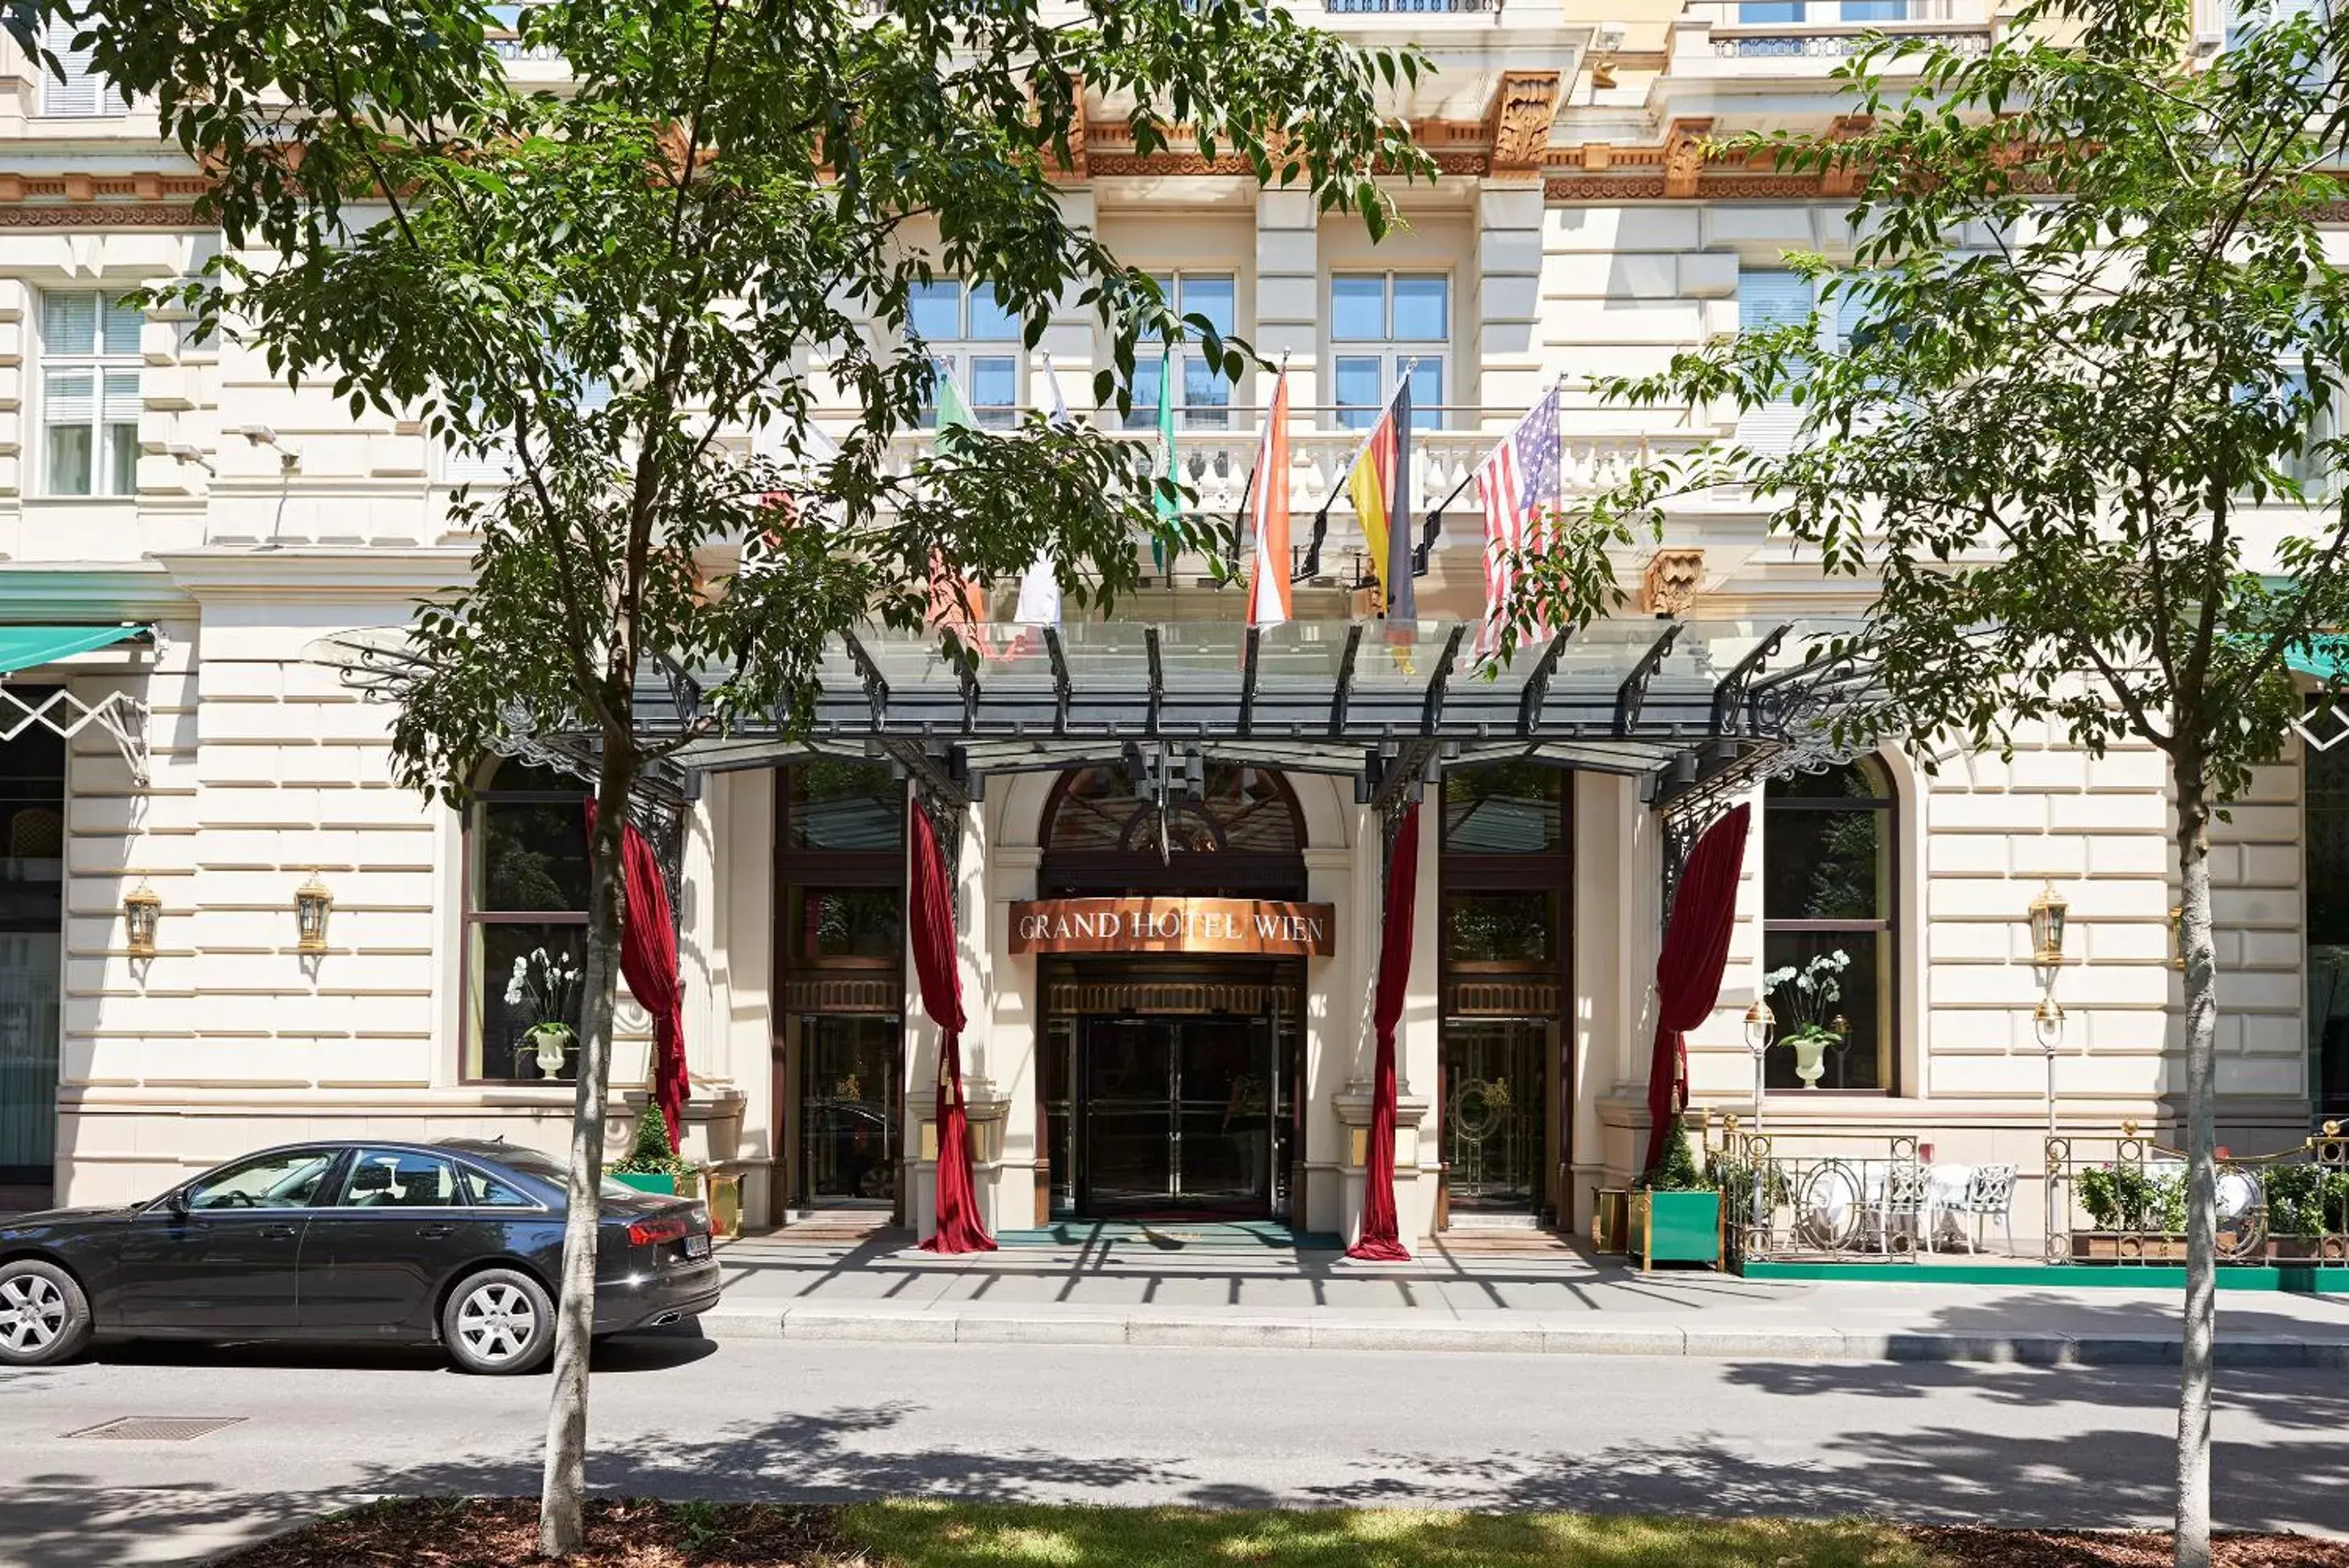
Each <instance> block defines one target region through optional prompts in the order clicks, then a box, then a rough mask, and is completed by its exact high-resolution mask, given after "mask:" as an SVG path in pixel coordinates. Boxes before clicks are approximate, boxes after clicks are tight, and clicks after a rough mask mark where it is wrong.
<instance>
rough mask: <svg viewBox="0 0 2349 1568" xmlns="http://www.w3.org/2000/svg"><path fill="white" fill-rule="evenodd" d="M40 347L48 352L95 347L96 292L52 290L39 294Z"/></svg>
mask: <svg viewBox="0 0 2349 1568" xmlns="http://www.w3.org/2000/svg"><path fill="white" fill-rule="evenodd" d="M41 349H42V351H43V352H44V353H48V354H94V353H96V352H97V351H98V296H96V295H95V294H91V293H89V292H88V291H87V290H82V289H77V290H73V291H71V292H64V291H57V290H52V291H50V292H47V293H45V294H43V295H42V296H41Z"/></svg>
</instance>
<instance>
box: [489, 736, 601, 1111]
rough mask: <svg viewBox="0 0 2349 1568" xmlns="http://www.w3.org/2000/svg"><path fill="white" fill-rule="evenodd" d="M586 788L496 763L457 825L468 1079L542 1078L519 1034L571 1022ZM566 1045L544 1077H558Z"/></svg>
mask: <svg viewBox="0 0 2349 1568" xmlns="http://www.w3.org/2000/svg"><path fill="white" fill-rule="evenodd" d="M586 799H587V789H586V786H585V784H581V783H579V781H577V780H576V779H573V778H568V777H566V776H564V774H558V773H556V772H554V771H553V770H552V769H548V768H533V767H528V766H525V765H524V764H523V763H518V762H505V763H500V764H499V765H498V767H497V770H496V771H495V772H494V773H492V774H491V775H490V778H489V781H488V783H487V784H486V785H485V786H484V787H483V788H482V789H481V791H480V792H479V793H478V794H475V796H474V797H473V804H472V806H471V810H470V812H469V814H468V817H467V822H466V871H465V977H466V998H465V1003H466V1005H465V1018H466V1033H465V1062H464V1075H465V1077H466V1079H467V1080H468V1081H469V1082H491V1083H513V1082H522V1083H531V1082H537V1081H540V1080H542V1079H544V1078H546V1077H548V1076H550V1075H549V1074H547V1073H545V1072H544V1071H543V1070H542V1069H541V1068H540V1066H539V1064H538V1060H537V1055H536V1052H535V1050H534V1048H533V1044H532V1043H531V1042H530V1041H528V1040H527V1039H525V1038H524V1036H525V1035H526V1034H527V1033H529V1031H530V1030H531V1028H532V1027H533V1025H536V1024H540V1023H567V1024H569V1025H570V1026H571V1027H572V1028H573V1029H574V1030H575V1029H577V1028H578V1026H579V996H580V987H579V985H578V983H577V981H575V980H573V981H568V982H566V981H565V980H564V976H566V975H575V974H576V973H577V972H578V971H579V970H580V969H582V968H583V967H584V966H585V961H586V956H587V813H586ZM576 1064H577V1048H576V1047H575V1046H574V1048H573V1050H572V1051H571V1052H569V1053H566V1054H565V1057H564V1064H563V1065H562V1066H561V1067H559V1068H557V1069H556V1071H555V1072H554V1074H553V1075H552V1076H554V1077H556V1078H562V1079H568V1078H570V1077H571V1075H572V1074H573V1072H574V1069H575V1067H576Z"/></svg>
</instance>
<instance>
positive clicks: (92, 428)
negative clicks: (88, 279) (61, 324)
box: [34, 288, 147, 501]
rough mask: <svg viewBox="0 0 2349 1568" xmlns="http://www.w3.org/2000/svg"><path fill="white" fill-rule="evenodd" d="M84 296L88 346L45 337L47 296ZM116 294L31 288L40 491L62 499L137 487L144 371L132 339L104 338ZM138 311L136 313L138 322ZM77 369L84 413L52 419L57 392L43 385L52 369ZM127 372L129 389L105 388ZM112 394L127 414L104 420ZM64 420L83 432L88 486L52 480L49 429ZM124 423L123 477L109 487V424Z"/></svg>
mask: <svg viewBox="0 0 2349 1568" xmlns="http://www.w3.org/2000/svg"><path fill="white" fill-rule="evenodd" d="M72 298H84V299H88V301H89V302H90V309H91V311H92V313H93V316H94V320H93V321H92V323H91V327H90V347H89V348H88V351H86V352H84V351H76V350H69V349H67V348H63V347H62V346H60V345H58V344H57V343H55V342H53V341H51V337H50V311H51V302H52V301H56V300H63V299H72ZM120 298H121V296H120V295H119V294H116V293H114V292H113V291H112V290H109V289H103V288H44V289H41V290H39V291H37V294H36V300H35V303H36V306H37V307H38V311H39V318H40V334H41V336H40V358H39V366H40V373H39V375H38V376H36V378H35V380H34V385H35V386H36V389H37V396H38V398H39V400H40V405H39V410H38V411H39V416H40V417H39V421H38V424H37V429H38V431H39V434H38V437H37V439H38V441H39V442H40V448H41V453H40V467H39V474H40V490H39V492H38V493H40V494H41V495H44V496H56V497H60V498H63V499H68V500H89V501H129V500H131V499H133V498H135V497H136V496H137V495H138V493H139V416H140V411H141V410H142V409H143V408H144V406H145V390H146V389H145V386H144V384H143V383H144V379H145V378H144V371H145V369H146V362H147V361H146V355H145V354H144V353H143V352H142V351H141V349H140V346H139V345H138V343H137V342H136V341H133V342H132V343H131V344H130V345H129V347H128V348H118V347H117V346H116V345H114V344H113V343H111V342H109V340H108V337H107V327H108V325H109V323H108V315H109V309H108V306H109V301H113V302H119V300H120ZM143 324H144V316H143V313H142V314H141V325H142V327H143ZM77 371H78V372H81V373H83V374H86V375H88V377H89V388H90V389H89V413H88V418H87V420H86V421H59V420H57V419H55V418H54V417H53V416H54V415H55V414H56V413H57V394H55V393H52V392H51V391H50V389H49V382H50V379H51V378H52V377H53V376H56V375H60V374H63V375H72V374H74V373H75V372H77ZM125 374H128V375H129V378H130V389H129V391H128V392H127V393H111V394H110V393H109V390H108V387H107V383H108V381H109V380H110V379H119V378H120V377H122V376H123V375H125ZM116 396H123V397H127V398H128V399H129V404H130V406H129V418H128V419H113V420H109V419H108V418H107V415H108V413H109V409H110V405H111V402H112V400H113V398H114V397H116ZM67 423H73V424H81V425H84V426H85V428H87V429H88V432H89V486H88V489H86V490H67V489H64V488H62V487H61V486H60V485H59V484H58V483H57V472H56V463H55V461H54V459H53V456H52V453H51V452H50V450H49V432H50V431H52V430H55V429H58V428H61V427H63V426H64V425H66V424H67ZM125 425H127V426H128V427H129V431H130V437H129V440H130V472H129V483H128V484H127V485H125V486H124V487H123V488H121V489H117V488H115V487H114V483H113V478H114V465H113V464H112V462H109V457H110V456H111V451H110V448H109V440H108V432H109V430H111V429H113V428H115V427H117V426H125Z"/></svg>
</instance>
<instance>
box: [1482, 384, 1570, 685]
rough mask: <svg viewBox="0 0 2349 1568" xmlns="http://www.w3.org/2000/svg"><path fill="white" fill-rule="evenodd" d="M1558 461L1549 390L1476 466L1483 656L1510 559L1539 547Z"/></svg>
mask: <svg viewBox="0 0 2349 1568" xmlns="http://www.w3.org/2000/svg"><path fill="white" fill-rule="evenodd" d="M1560 461H1561V453H1560V452H1559V448H1558V433H1557V388H1556V387H1555V386H1553V387H1551V388H1550V389H1549V394H1548V395H1547V397H1545V398H1543V399H1542V400H1541V401H1540V402H1538V403H1536V404H1535V405H1534V406H1533V407H1532V408H1530V409H1528V410H1526V417H1525V418H1524V419H1521V420H1519V421H1517V424H1516V429H1515V430H1513V431H1510V432H1509V433H1508V434H1507V435H1506V436H1505V437H1503V438H1502V440H1501V444H1500V445H1498V446H1496V447H1495V448H1494V449H1493V450H1492V451H1491V452H1488V453H1486V454H1485V461H1484V462H1480V463H1478V464H1477V465H1476V499H1477V500H1478V501H1479V502H1481V503H1482V504H1483V505H1484V508H1485V629H1484V631H1483V632H1482V634H1480V636H1479V637H1478V639H1477V646H1478V647H1479V648H1480V649H1483V650H1485V651H1486V652H1490V651H1491V650H1492V649H1493V648H1494V647H1495V645H1496V644H1497V643H1498V642H1499V641H1500V633H1501V627H1502V625H1503V621H1504V618H1505V616H1506V614H1507V613H1508V603H1509V594H1510V592H1511V590H1512V589H1513V588H1514V587H1516V576H1517V573H1516V559H1515V557H1516V555H1517V554H1519V553H1520V552H1522V551H1525V550H1528V549H1532V548H1535V547H1537V546H1538V545H1540V544H1541V543H1542V540H1543V538H1544V536H1545V535H1546V532H1547V526H1548V517H1549V514H1552V513H1555V512H1556V511H1557V506H1558V471H1559V465H1560Z"/></svg>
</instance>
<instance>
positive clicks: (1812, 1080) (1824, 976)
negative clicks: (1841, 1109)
mask: <svg viewBox="0 0 2349 1568" xmlns="http://www.w3.org/2000/svg"><path fill="white" fill-rule="evenodd" d="M1850 967H1851V954H1850V953H1848V952H1847V951H1846V950H1843V949H1842V948H1836V949H1833V950H1830V951H1827V952H1823V953H1820V954H1818V955H1817V956H1816V957H1814V958H1813V959H1812V960H1811V961H1810V962H1808V963H1806V964H1805V965H1804V966H1803V967H1802V968H1801V969H1799V970H1798V969H1795V967H1794V966H1793V965H1791V964H1789V965H1788V966H1787V967H1785V969H1774V970H1772V971H1770V972H1769V973H1767V974H1765V975H1764V976H1763V977H1762V995H1763V999H1764V1001H1770V1000H1771V999H1773V998H1775V1002H1774V1003H1773V1005H1772V1008H1771V1011H1772V1012H1775V1014H1776V1015H1777V1017H1778V1020H1779V1030H1778V1044H1781V1045H1785V1046H1786V1047H1788V1048H1789V1049H1791V1050H1792V1051H1793V1052H1794V1053H1795V1077H1796V1078H1798V1079H1800V1080H1801V1081H1802V1085H1803V1087H1805V1088H1806V1089H1816V1088H1817V1087H1818V1086H1819V1079H1820V1078H1821V1077H1823V1076H1825V1075H1826V1070H1827V1069H1826V1054H1827V1052H1828V1051H1829V1050H1831V1049H1835V1048H1837V1047H1840V1046H1841V1045H1842V1044H1843V1043H1844V1037H1845V1036H1846V1035H1847V1034H1849V1033H1851V1024H1850V1023H1849V1021H1847V1019H1846V1018H1845V1017H1844V1015H1843V1014H1842V1013H1840V1012H1837V1011H1836V1003H1837V1002H1841V1001H1842V1000H1843V971H1845V970H1847V969H1849V968H1850Z"/></svg>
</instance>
